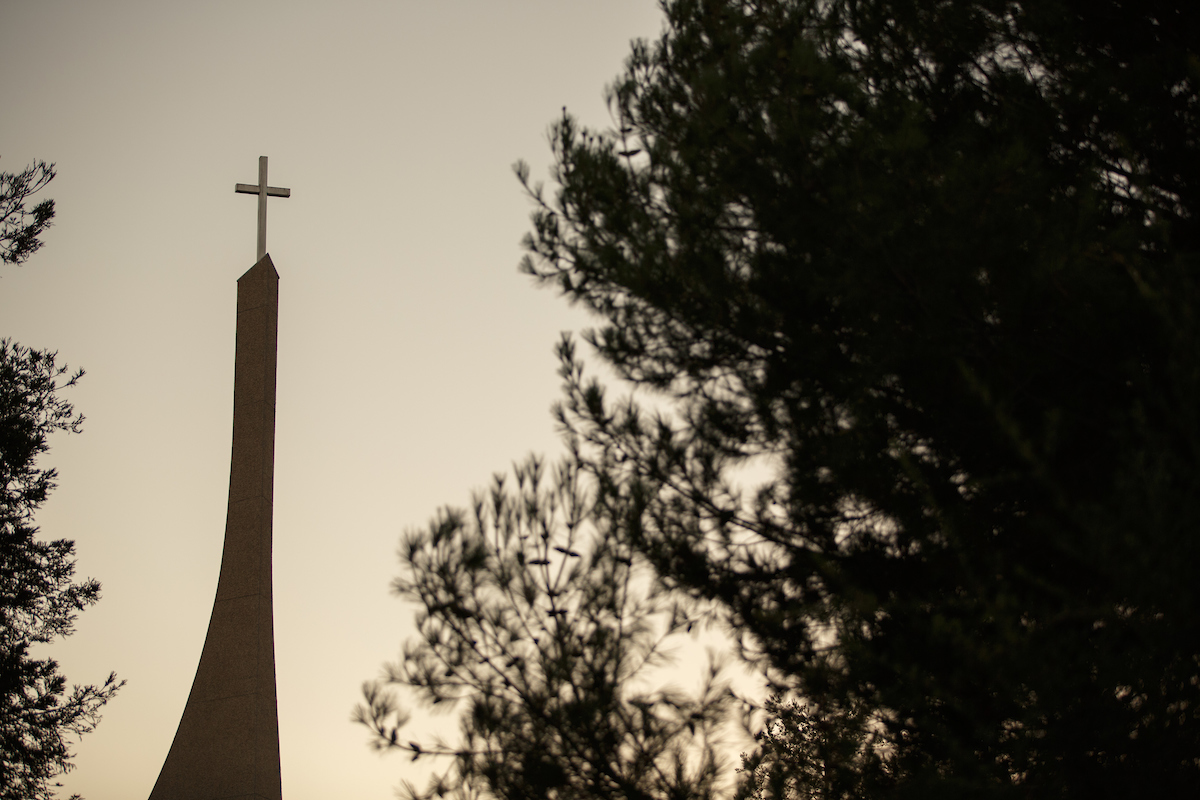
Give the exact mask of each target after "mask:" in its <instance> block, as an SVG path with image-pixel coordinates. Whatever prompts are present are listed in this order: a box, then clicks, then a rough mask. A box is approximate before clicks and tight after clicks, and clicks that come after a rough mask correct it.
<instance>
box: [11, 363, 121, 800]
mask: <svg viewBox="0 0 1200 800" xmlns="http://www.w3.org/2000/svg"><path fill="white" fill-rule="evenodd" d="M55 356H56V354H55V353H49V352H41V351H37V350H31V349H29V348H27V347H22V346H21V345H17V344H13V343H11V342H10V341H8V340H7V339H3V340H0V798H2V799H3V800H47V799H48V798H51V797H53V795H54V790H53V785H52V783H51V780H52V778H53V777H54V776H56V775H58V774H60V773H62V772H64V771H66V770H68V769H70V767H71V763H70V758H71V752H70V747H69V744H70V743H69V740H68V735H73V736H82V735H83V734H85V733H87V732H89V731H91V730H92V729H93V728H94V727H95V726H96V723H97V722H99V719H100V713H99V712H100V708H101V707H102V706H103V705H104V704H105V703H107V702H108V700H109V699H111V698H112V696H113V695H114V694H116V692H117V690H118V689H119V688H120V687H121V685H122V684H123V683H124V681H121V682H120V683H118V682H117V681H116V676H115V675H109V677H108V680H106V681H105V683H104V684H103V685H102V686H78V685H76V686H73V687H72V688H71V689H70V691H68V690H67V688H66V678H65V677H64V676H63V675H62V674H61V673H60V672H59V669H58V664H57V662H55V661H54V660H53V659H49V658H34V657H32V656H31V655H30V652H29V650H30V647H32V646H33V645H37V644H45V643H47V642H51V641H53V640H54V639H56V638H58V637H61V636H69V635H70V634H71V633H72V631H73V629H74V624H75V617H76V615H77V613H78V612H79V611H82V610H83V609H84V608H86V607H87V606H90V605H92V604H93V603H95V602H96V601H97V600H98V599H99V598H100V584H99V583H98V582H96V581H95V580H91V579H89V580H85V581H82V582H78V583H77V582H75V581H74V580H73V578H74V574H75V556H74V553H75V545H74V543H73V542H71V541H69V540H67V539H58V540H55V541H49V542H48V541H43V540H41V539H39V538H38V535H37V534H38V529H37V527H36V526H35V525H34V524H33V517H34V514H35V513H36V512H37V510H38V508H39V507H40V506H41V505H42V503H43V502H45V500H46V497H47V495H48V494H49V493H50V491H51V490H52V489H54V487H55V483H56V479H57V473H56V471H55V470H54V469H43V468H41V467H39V466H38V463H37V459H38V457H39V456H41V455H43V454H44V453H45V452H46V451H47V450H48V449H49V437H50V434H52V433H54V432H55V431H68V432H72V433H77V432H78V431H79V430H80V425H82V423H83V416H82V415H76V414H75V411H74V409H73V408H72V406H71V404H70V403H68V402H67V401H66V400H64V399H63V398H62V397H60V396H59V392H60V391H61V390H63V389H64V388H66V387H68V386H71V385H73V384H74V383H75V382H76V381H77V380H78V379H79V378H80V377H81V376H82V375H83V371H82V370H80V371H78V372H76V373H74V374H73V375H71V376H70V377H67V368H66V367H65V366H58V365H57V364H56V363H55Z"/></svg>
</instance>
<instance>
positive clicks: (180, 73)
mask: <svg viewBox="0 0 1200 800" xmlns="http://www.w3.org/2000/svg"><path fill="white" fill-rule="evenodd" d="M660 27H661V16H660V13H659V11H658V9H657V7H656V5H655V3H654V2H653V0H605V2H602V3H601V2H582V0H492V2H485V1H484V0H442V2H437V3H430V2H413V1H406V2H366V1H365V0H351V1H350V2H341V3H336V4H334V3H317V2H290V3H284V2H236V3H234V2H213V3H195V4H184V3H159V2H148V1H143V2H133V1H132V0H125V1H122V2H95V3H75V2H58V1H57V0H43V1H42V2H36V3H35V2H23V1H22V0H15V1H14V2H7V3H4V4H2V5H0V76H3V80H2V81H0V108H2V109H3V113H2V115H0V169H2V170H5V171H9V172H15V171H18V170H20V169H22V168H24V167H25V166H26V165H28V164H29V163H31V162H32V161H33V160H34V159H38V158H40V159H44V160H46V161H53V162H56V163H57V166H58V173H59V174H58V177H57V178H56V179H55V180H54V182H53V183H52V184H51V185H50V186H49V187H48V189H47V190H46V191H45V192H44V193H43V195H41V196H45V197H53V198H54V199H55V201H56V202H57V207H58V214H57V217H56V221H55V226H54V227H53V228H52V229H51V230H50V231H49V233H48V234H47V235H46V236H45V237H44V241H45V247H44V248H43V249H42V250H41V251H40V252H38V253H37V254H35V255H34V256H33V257H32V258H31V259H30V261H29V262H28V263H27V264H26V265H25V266H23V267H20V268H16V267H6V268H3V270H2V271H0V336H5V337H10V338H12V339H15V340H16V341H18V342H20V343H22V344H25V345H29V346H32V347H37V348H48V349H53V350H57V351H58V352H59V359H60V361H61V362H64V363H67V364H70V365H71V366H72V367H77V366H81V367H84V368H85V369H86V370H87V373H88V374H87V376H86V377H85V378H84V379H83V381H82V382H81V383H80V384H79V386H78V387H76V388H75V389H72V390H70V392H69V393H68V394H67V397H68V399H70V400H71V401H72V402H73V403H74V404H75V406H76V409H77V410H78V411H81V412H83V413H84V415H85V416H86V417H87V422H86V423H85V425H84V433H83V434H82V435H81V436H73V437H66V436H64V435H58V436H56V437H55V438H54V439H53V440H52V443H51V448H52V449H51V452H50V454H49V457H48V458H47V459H46V462H45V463H46V464H48V465H51V466H55V467H57V468H58V470H59V472H60V485H59V488H58V490H57V491H56V492H55V493H54V494H53V495H52V496H51V498H50V500H49V501H48V502H47V504H46V505H45V506H44V508H43V509H42V512H41V513H40V515H39V517H38V523H39V524H40V526H41V528H42V531H43V534H44V535H45V536H47V537H51V538H59V537H66V538H72V539H74V540H75V541H76V544H77V549H78V556H79V561H78V571H79V574H80V575H81V576H91V577H96V578H98V579H99V580H100V581H101V582H102V583H103V586H104V591H103V599H102V600H101V602H100V603H99V604H98V605H96V606H94V607H93V608H91V609H89V610H87V611H86V612H84V613H83V614H82V615H81V616H80V618H79V624H78V630H77V632H76V633H75V635H74V636H72V637H71V638H69V639H66V640H63V641H60V642H57V643H55V644H53V645H51V646H50V648H49V649H48V650H46V651H44V652H45V654H48V655H51V656H53V657H54V658H56V659H58V660H59V662H60V663H61V665H62V667H63V671H64V672H65V674H66V675H67V678H68V680H69V681H75V682H82V683H98V682H101V681H102V680H103V679H104V677H105V676H106V675H107V674H108V672H109V671H110V670H115V671H116V672H117V673H118V675H119V676H120V677H121V678H125V679H127V680H128V685H127V686H126V687H125V689H124V690H122V692H121V693H120V695H118V697H117V698H116V699H115V700H114V701H113V702H112V703H111V704H110V705H109V706H108V708H107V709H106V710H105V713H104V721H103V722H102V724H101V725H100V727H99V729H98V730H97V731H96V732H95V733H92V734H90V735H88V736H87V737H85V738H84V739H83V740H82V741H81V742H79V743H78V745H77V747H76V753H77V757H76V759H75V764H76V769H75V770H74V771H73V772H72V773H70V774H69V775H67V776H65V777H64V778H63V779H62V782H63V784H64V788H63V790H62V794H63V796H64V797H65V796H67V795H69V794H70V793H71V792H79V793H80V794H82V795H84V797H85V798H86V799H87V800H137V798H139V797H141V798H144V797H147V796H148V795H149V793H150V789H151V788H152V786H153V783H154V780H155V778H156V777H157V775H158V770H159V768H160V767H161V765H162V761H163V759H164V758H165V756H166V753H167V749H168V747H169V746H170V743H171V738H172V736H173V735H174V732H175V728H176V726H177V724H178V722H179V716H180V714H181V713H182V710H183V705H184V702H185V700H186V698H187V693H188V689H189V688H190V686H191V681H192V677H193V675H194V673H195V668H196V663H197V661H198V658H199V654H200V649H201V647H202V645H203V639H204V632H205V629H206V627H207V624H208V616H209V612H210V610H211V606H212V599H213V593H214V591H215V589H216V582H217V573H218V569H219V563H220V554H221V540H222V533H223V531H224V524H225V502H226V490H227V484H228V477H229V448H230V432H231V410H232V386H233V347H234V317H235V299H236V284H235V281H236V279H237V277H238V276H239V275H241V274H242V272H244V271H245V270H246V269H248V268H249V267H250V266H251V265H252V264H253V261H254V245H255V200H254V198H253V197H248V196H245V195H237V194H235V193H234V191H233V186H234V184H235V183H239V182H241V183H255V182H256V181H257V159H258V156H260V155H267V156H269V157H270V183H271V185H273V186H284V187H289V188H290V189H291V190H292V196H291V197H290V198H288V199H272V200H271V201H270V203H269V206H270V208H269V212H268V218H269V225H268V242H267V244H268V251H269V252H270V253H271V256H272V259H273V260H274V262H275V264H276V267H277V269H278V271H279V273H280V314H279V320H280V322H279V374H278V409H277V423H276V468H275V556H274V557H275V637H276V638H275V649H276V669H277V674H278V687H279V720H280V748H281V753H282V760H283V763H282V769H283V793H284V796H285V797H286V798H288V800H316V799H317V798H329V797H357V798H366V799H367V800H369V799H370V798H378V799H379V800H382V799H383V798H390V797H392V796H393V790H394V787H395V786H396V784H397V783H398V781H399V780H400V779H402V778H404V777H406V776H409V777H415V774H414V773H411V772H409V770H410V764H409V762H408V760H407V759H405V758H404V757H402V756H393V757H386V758H381V757H380V756H378V755H377V754H375V753H374V752H372V751H371V750H369V749H368V748H367V746H366V741H367V732H366V731H365V729H362V728H360V727H357V726H354V725H352V724H350V722H349V714H350V710H351V708H352V707H353V705H354V703H355V702H356V701H357V699H358V692H359V684H360V683H361V681H362V680H364V679H366V678H370V677H373V676H375V675H376V674H377V672H378V670H379V668H380V665H381V664H382V663H383V662H384V661H386V660H389V659H392V658H394V657H395V655H396V654H397V653H398V651H399V646H400V642H401V641H402V639H403V638H404V637H405V636H406V635H407V634H408V632H409V631H410V630H411V625H410V618H411V611H410V610H409V609H406V608H405V607H404V606H403V605H402V604H401V603H399V602H398V601H397V600H396V599H394V598H393V597H391V596H390V595H389V593H388V583H389V580H390V579H391V577H392V576H393V575H394V574H395V573H396V569H397V565H396V559H395V555H394V554H395V547H396V543H397V542H398V539H399V536H400V534H401V532H402V531H403V530H405V529H406V528H409V527H413V526H422V525H424V524H425V522H426V521H427V520H428V519H429V518H430V517H431V516H432V515H433V513H434V512H435V511H436V509H437V508H438V507H439V506H441V505H443V504H447V503H450V504H456V505H463V504H465V503H466V502H467V501H468V499H469V496H470V492H471V490H472V489H473V488H476V487H480V486H483V485H484V484H486V483H487V482H488V480H489V478H490V476H491V474H492V473H493V472H496V471H499V470H504V469H506V468H507V467H508V466H509V465H510V464H511V463H512V462H513V461H514V460H520V459H522V458H523V457H524V455H525V454H526V453H528V452H529V451H536V452H541V453H546V454H550V455H551V456H553V455H554V454H556V453H558V452H560V448H559V445H558V441H557V437H556V435H555V433H554V426H553V422H552V419H551V417H550V415H549V413H548V409H549V407H550V404H551V403H552V402H553V401H554V399H555V398H556V397H557V396H558V378H557V376H556V374H555V369H556V363H555V359H554V356H553V346H554V344H555V341H556V340H557V337H558V333H559V331H561V330H579V329H580V328H582V327H584V326H586V325H587V323H588V320H587V318H586V317H585V316H584V315H583V313H582V312H580V311H579V310H574V309H570V308H568V306H567V305H566V303H565V302H564V301H562V300H561V299H559V298H557V297H556V296H555V295H554V294H553V293H552V292H549V291H538V290H535V289H534V288H532V287H531V285H530V281H529V279H528V278H526V277H524V276H521V275H520V274H518V272H517V270H516V264H517V261H518V259H519V257H520V255H521V251H520V247H519V241H520V238H521V236H522V235H523V234H524V232H525V231H526V230H527V228H528V221H527V220H528V213H529V203H528V201H527V200H526V199H525V198H524V197H523V196H522V194H521V190H520V187H519V185H518V183H517V181H516V179H515V178H514V177H513V175H512V172H511V165H512V163H513V162H514V161H516V160H517V159H519V158H521V159H525V160H526V161H528V162H529V163H530V165H531V167H532V170H533V173H534V175H535V176H539V175H541V176H544V175H545V172H546V167H547V165H548V163H549V158H550V156H549V147H548V145H547V142H546V131H547V128H548V125H549V124H550V123H551V122H552V121H553V120H554V119H555V118H556V117H557V116H558V115H559V114H560V113H561V108H562V107H563V106H566V107H567V108H568V109H569V110H570V111H571V112H572V113H573V114H575V115H576V116H577V117H579V118H580V119H581V120H582V121H583V122H584V123H585V124H587V125H590V126H593V127H608V126H609V125H610V122H611V120H610V118H609V116H608V112H607V110H606V109H605V106H604V102H603V87H604V86H605V85H606V84H608V83H609V82H611V81H612V80H613V78H614V77H616V75H617V74H618V73H619V72H620V69H621V65H622V62H623V60H624V58H625V56H626V55H627V54H628V51H629V42H630V40H631V39H633V38H638V37H653V36H655V35H656V34H657V33H658V31H659V30H660ZM39 197H40V196H39Z"/></svg>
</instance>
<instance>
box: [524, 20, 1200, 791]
mask: <svg viewBox="0 0 1200 800" xmlns="http://www.w3.org/2000/svg"><path fill="white" fill-rule="evenodd" d="M665 11H666V14H667V19H668V27H667V30H666V32H665V34H664V35H663V37H662V39H661V40H660V41H659V42H658V43H657V44H656V45H653V46H651V45H646V44H638V45H635V47H634V50H633V54H632V56H631V57H630V59H629V62H628V66H627V70H626V72H625V74H624V75H623V76H622V77H621V78H620V79H618V81H617V82H616V83H615V84H614V86H613V87H612V91H611V97H612V104H613V108H614V109H615V113H616V117H617V122H618V130H616V131H609V132H599V133H597V132H593V131H589V130H586V129H583V128H581V127H580V126H578V125H577V123H576V122H575V121H574V120H573V119H572V118H570V117H569V116H566V115H564V117H563V119H562V120H561V122H560V123H558V124H557V125H556V127H555V129H554V131H553V133H552V144H553V147H554V155H555V169H554V174H553V179H554V182H555V183H556V187H555V190H554V193H553V195H552V196H549V197H548V196H546V195H545V194H544V192H543V190H542V189H541V188H540V187H536V186H533V187H530V190H531V193H532V195H533V196H534V198H535V200H536V201H537V203H538V204H539V205H538V208H537V210H536V212H535V215H534V231H533V233H532V235H531V236H530V238H529V240H528V243H527V244H528V248H529V250H530V253H531V258H529V259H528V260H527V261H526V262H525V268H526V269H527V270H528V271H529V272H530V273H531V274H533V275H535V276H536V277H537V278H538V279H539V280H540V281H542V282H543V283H546V284H549V285H552V286H555V287H557V288H559V290H560V291H561V292H562V293H563V294H564V295H565V296H566V297H567V298H568V299H570V300H571V301H573V302H577V303H581V304H583V305H584V306H586V307H587V308H589V309H591V310H592V311H594V312H596V313H597V314H598V315H600V316H601V317H602V318H604V319H605V324H604V325H603V326H602V327H601V328H600V329H599V330H597V331H595V332H593V334H592V335H591V337H590V338H591V341H592V342H593V343H594V344H595V346H596V349H597V352H598V353H599V354H600V356H601V357H602V358H603V359H604V360H605V361H607V362H608V363H609V364H611V365H612V366H613V367H615V369H616V370H617V371H618V373H619V374H620V375H621V376H622V377H624V378H625V379H627V380H629V381H632V382H634V383H635V384H638V385H641V386H645V387H650V388H652V389H655V390H657V391H659V392H660V393H662V394H663V395H665V396H666V397H667V398H670V400H671V401H672V404H673V409H674V410H673V413H672V414H670V415H669V416H668V417H667V418H666V419H659V420H657V421H652V420H650V419H648V415H647V414H645V413H644V412H642V411H640V410H639V409H638V407H637V406H636V405H635V404H633V403H632V402H624V401H618V402H615V403H614V402H611V401H609V400H607V399H606V398H605V397H604V393H603V390H602V388H601V387H600V386H599V385H597V384H595V383H589V382H587V381H583V380H580V381H577V382H575V383H574V384H573V385H571V386H570V387H569V390H568V397H567V400H566V403H565V409H564V421H565V424H566V425H567V426H568V428H569V429H570V430H571V431H572V432H573V434H574V435H576V436H578V437H579V438H580V439H581V441H584V442H586V443H587V444H588V446H590V448H591V449H590V450H588V449H586V448H585V450H584V466H585V468H586V469H587V470H589V471H590V472H591V473H592V474H593V475H594V476H595V478H596V479H597V481H598V482H599V485H600V486H601V491H600V495H599V496H600V502H602V503H605V504H607V505H608V506H609V507H608V508H607V509H606V512H605V513H607V514H609V515H611V516H613V517H614V518H621V519H624V520H627V521H628V525H627V527H625V528H624V529H623V533H624V535H625V536H626V537H627V539H628V541H629V542H630V545H631V546H632V547H633V548H634V550H635V551H637V552H639V553H642V554H644V555H646V556H647V557H648V558H649V559H650V561H651V562H652V563H653V564H654V565H655V567H656V569H657V572H658V574H659V575H660V576H661V578H662V580H664V581H665V582H666V584H667V585H668V586H671V587H674V588H677V589H679V590H682V591H686V592H689V593H691V594H692V595H693V596H695V597H697V598H704V599H706V600H714V601H717V602H719V603H720V604H721V605H722V606H723V607H724V608H725V609H726V611H727V614H728V619H729V621H730V624H731V625H732V627H733V628H734V629H735V630H738V631H741V632H742V633H744V635H745V641H746V642H747V643H748V649H747V651H746V655H747V657H750V658H753V659H755V660H756V661H757V662H758V663H761V664H762V665H763V666H764V668H766V669H767V670H768V671H769V673H770V674H771V675H772V677H773V678H774V680H775V681H776V686H777V689H778V690H779V691H781V692H791V693H794V695H796V696H801V697H803V698H805V699H806V701H807V702H808V703H809V704H811V705H812V706H813V707H814V708H817V709H819V710H821V711H822V713H829V714H834V715H837V714H844V713H849V712H848V711H847V710H848V709H853V717H852V719H856V720H859V721H860V729H859V733H860V734H861V735H862V736H873V737H882V739H883V740H884V742H885V743H886V748H885V752H886V753H887V758H886V759H884V760H881V761H878V762H872V765H871V768H872V769H875V770H876V772H877V775H876V778H877V779H878V781H879V782H880V783H879V785H880V786H883V785H887V786H890V787H891V788H889V789H887V790H886V793H894V794H895V795H896V796H924V795H927V794H935V795H936V794H938V793H941V794H948V795H960V794H961V795H966V794H969V795H971V796H989V795H995V796H1002V795H1005V796H1006V795H1008V794H1020V795H1022V796H1058V795H1059V794H1062V793H1066V794H1071V795H1075V794H1079V795H1083V794H1089V796H1128V795H1129V794H1130V793H1134V792H1136V791H1137V789H1136V787H1138V786H1145V785H1157V786H1164V785H1167V786H1171V787H1174V788H1175V789H1177V790H1180V791H1183V790H1186V789H1192V790H1194V789H1195V788H1196V787H1197V786H1198V785H1200V764H1198V762H1197V753H1200V722H1198V720H1197V719H1196V709H1197V703H1198V702H1200V695H1198V691H1200V687H1198V686H1197V683H1198V682H1200V663H1198V659H1200V646H1197V642H1200V629H1198V628H1197V620H1198V619H1200V615H1198V614H1197V610H1198V609H1197V593H1196V591H1195V588H1194V586H1195V582H1194V579H1193V576H1192V572H1193V566H1194V565H1195V564H1196V563H1197V556H1198V555H1200V553H1198V546H1197V540H1196V537H1195V536H1194V535H1192V533H1191V532H1192V531H1193V530H1194V529H1195V528H1196V526H1197V524H1198V523H1200V505H1198V498H1200V470H1198V469H1197V466H1198V464H1197V460H1198V458H1197V457H1198V454H1200V425H1198V422H1200V418H1198V409H1200V383H1198V381H1200V369H1198V364H1197V358H1198V354H1200V330H1198V328H1197V325H1196V318H1195V311H1194V309H1195V308H1196V302H1195V301H1196V297H1197V294H1196V289H1197V277H1198V273H1197V270H1198V268H1200V263H1198V259H1197V244H1198V235H1197V234H1198V230H1197V211H1198V208H1197V197H1196V192H1197V188H1198V187H1200V150H1197V147H1196V145H1197V143H1198V142H1200V136H1198V133H1200V100H1198V96H1197V83H1198V81H1200V59H1198V56H1197V38H1198V35H1200V33H1198V32H1200V18H1198V16H1197V14H1198V12H1197V10H1196V8H1195V7H1194V6H1193V5H1191V4H1176V3H1167V2H1149V3H1137V4H1132V3H1123V2H1114V1H1110V2H1087V3H1084V2H1047V3H1038V4H1025V3H1017V2H1003V1H997V2H947V3H928V2H916V1H915V0H913V1H912V2H885V1H883V0H861V1H860V2H851V1H847V2H838V1H837V0H831V1H830V2H721V1H719V0H679V2H668V3H666V4H665ZM521 177H522V179H523V180H526V174H525V173H524V172H523V171H522V172H521ZM747 464H759V465H762V464H765V465H768V466H769V467H771V468H772V469H773V476H772V477H771V478H769V479H767V480H765V481H763V482H762V483H761V485H760V486H758V488H757V489H756V490H755V491H753V492H747V491H743V490H741V489H739V483H738V480H737V478H738V476H739V474H740V472H739V471H740V470H744V468H745V467H746V465H747ZM797 735H799V734H797ZM779 758H781V759H782V760H783V761H785V762H786V761H787V760H788V759H791V758H792V756H789V755H786V754H784V755H780V756H779ZM860 779H861V775H859V776H857V777H854V778H853V779H852V780H851V779H850V778H847V780H846V781H844V782H842V783H840V784H838V783H836V782H835V784H831V785H829V786H827V790H826V793H825V794H824V795H822V796H838V797H840V796H851V795H852V794H853V793H854V791H855V787H856V786H858V783H857V782H858V781H860ZM876 791H877V792H884V790H883V789H878V788H877V789H876ZM784 794H787V793H786V792H785V793H784Z"/></svg>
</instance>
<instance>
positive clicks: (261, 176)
mask: <svg viewBox="0 0 1200 800" xmlns="http://www.w3.org/2000/svg"><path fill="white" fill-rule="evenodd" d="M233 190H234V192H237V193H239V194H256V195H258V256H257V258H255V263H258V262H259V261H262V258H263V256H265V255H266V254H267V198H268V197H291V196H292V190H291V189H280V188H279V187H276V186H267V157H266V156H259V157H258V185H257V186H251V185H250V184H248V183H238V184H235V185H234V187H233Z"/></svg>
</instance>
